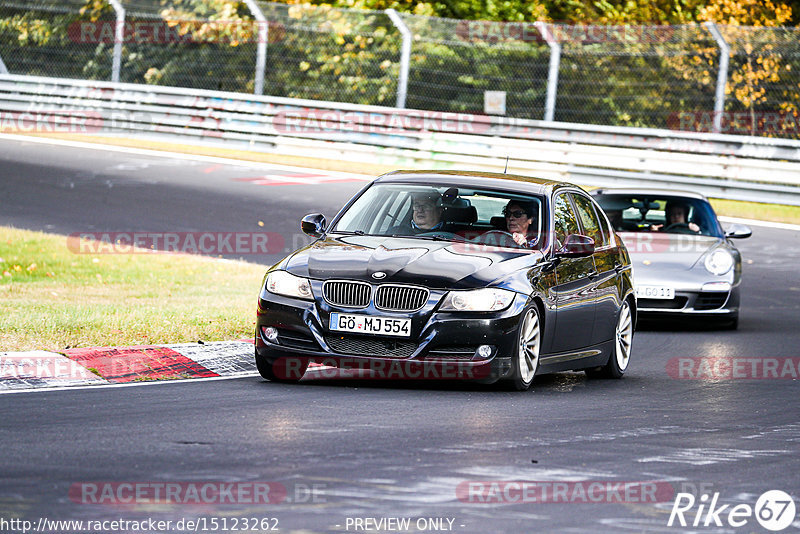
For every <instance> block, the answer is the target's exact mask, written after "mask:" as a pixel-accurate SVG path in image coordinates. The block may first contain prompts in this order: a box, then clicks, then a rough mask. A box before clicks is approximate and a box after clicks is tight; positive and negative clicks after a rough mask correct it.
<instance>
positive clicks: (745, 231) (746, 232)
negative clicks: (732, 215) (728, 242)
mask: <svg viewBox="0 0 800 534" xmlns="http://www.w3.org/2000/svg"><path fill="white" fill-rule="evenodd" d="M751 235H753V231H752V230H751V229H750V227H749V226H747V225H745V224H732V225H730V226H729V227H728V229H727V230H726V231H725V237H728V238H731V239H744V238H745V237H750V236H751Z"/></svg>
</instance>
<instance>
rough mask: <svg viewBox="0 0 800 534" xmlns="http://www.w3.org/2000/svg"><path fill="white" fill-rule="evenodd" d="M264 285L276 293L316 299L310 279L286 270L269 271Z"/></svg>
mask: <svg viewBox="0 0 800 534" xmlns="http://www.w3.org/2000/svg"><path fill="white" fill-rule="evenodd" d="M264 287H265V288H266V289H267V291H269V292H270V293H275V294H276V295H283V296H284V297H294V298H297V299H303V300H314V294H313V293H311V283H310V282H309V281H308V279H307V278H301V277H299V276H295V275H293V274H290V273H287V272H286V271H272V272H271V273H269V275H267V282H266V284H265V286H264Z"/></svg>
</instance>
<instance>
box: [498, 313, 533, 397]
mask: <svg viewBox="0 0 800 534" xmlns="http://www.w3.org/2000/svg"><path fill="white" fill-rule="evenodd" d="M541 325H542V322H541V320H540V318H539V310H538V309H537V308H536V306H531V307H530V308H528V309H526V310H525V311H524V312H523V314H522V318H521V319H520V321H519V329H518V332H517V343H516V345H515V350H514V354H513V355H512V357H511V377H510V378H508V379H507V380H506V385H507V386H509V388H510V389H514V390H516V391H526V390H527V389H528V388H530V387H531V383H533V378H534V376H536V371H537V370H538V369H539V351H540V349H541V346H542V328H541Z"/></svg>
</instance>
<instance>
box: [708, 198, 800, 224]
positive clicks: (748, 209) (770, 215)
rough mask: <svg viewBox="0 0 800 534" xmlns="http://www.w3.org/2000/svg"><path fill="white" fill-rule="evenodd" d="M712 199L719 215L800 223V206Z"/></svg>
mask: <svg viewBox="0 0 800 534" xmlns="http://www.w3.org/2000/svg"><path fill="white" fill-rule="evenodd" d="M710 201H711V205H712V206H714V211H716V212H717V215H727V216H728V217H741V218H742V219H756V220H759V221H772V222H779V223H788V224H800V206H786V205H783V204H757V203H755V202H742V201H740V200H723V199H719V198H712V199H710Z"/></svg>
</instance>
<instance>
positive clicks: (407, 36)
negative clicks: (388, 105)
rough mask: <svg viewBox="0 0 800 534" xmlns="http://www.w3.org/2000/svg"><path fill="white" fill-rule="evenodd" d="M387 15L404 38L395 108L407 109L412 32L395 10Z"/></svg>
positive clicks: (388, 11) (401, 48)
mask: <svg viewBox="0 0 800 534" xmlns="http://www.w3.org/2000/svg"><path fill="white" fill-rule="evenodd" d="M386 14H387V15H389V18H390V19H391V20H392V24H394V26H395V28H397V29H398V30H399V31H400V35H402V36H403V44H402V45H401V47H400V76H399V77H398V79H397V103H396V104H395V106H397V107H398V108H404V107H406V93H407V92H408V69H409V66H410V63H411V39H412V35H411V30H409V29H408V26H406V23H405V22H403V19H402V18H400V15H398V14H397V11H395V10H394V9H391V8H389V9H387V10H386Z"/></svg>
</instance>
